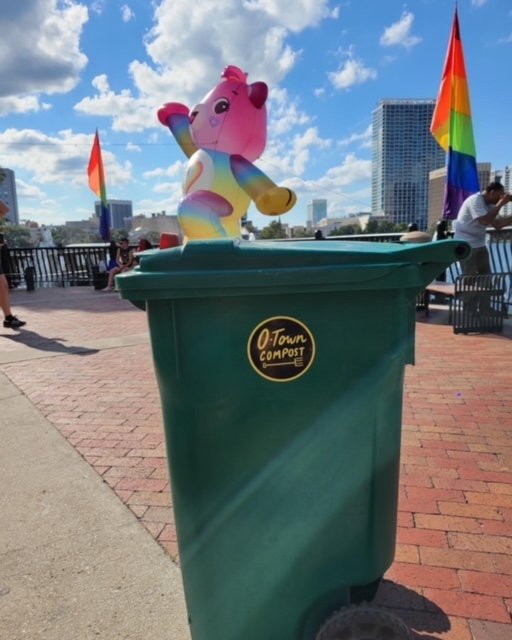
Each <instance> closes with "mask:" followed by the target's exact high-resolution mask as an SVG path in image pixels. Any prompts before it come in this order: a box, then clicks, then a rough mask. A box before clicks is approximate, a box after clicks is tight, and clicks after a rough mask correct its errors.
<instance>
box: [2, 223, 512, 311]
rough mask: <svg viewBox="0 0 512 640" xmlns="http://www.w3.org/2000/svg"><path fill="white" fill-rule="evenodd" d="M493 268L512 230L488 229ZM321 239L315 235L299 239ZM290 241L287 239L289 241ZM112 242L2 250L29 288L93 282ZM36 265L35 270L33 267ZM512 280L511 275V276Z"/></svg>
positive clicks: (505, 255) (511, 263) (455, 267)
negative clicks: (29, 281)
mask: <svg viewBox="0 0 512 640" xmlns="http://www.w3.org/2000/svg"><path fill="white" fill-rule="evenodd" d="M402 235H403V234H401V233H380V234H368V235H367V234H361V235H350V236H328V237H327V238H325V240H328V241H329V240H346V241H350V242H398V241H399V240H400V237H401V236H402ZM487 238H488V246H489V252H490V256H491V264H492V270H493V272H495V273H505V274H509V275H510V274H511V273H512V229H511V228H508V229H501V230H499V231H497V230H494V229H492V230H491V229H489V230H488V231H487ZM296 240H305V241H311V242H318V241H317V240H314V238H296ZM285 242H286V240H285ZM108 250H109V245H108V244H94V245H93V244H91V245H84V246H80V247H76V246H74V247H50V248H46V247H45V248H42V247H38V248H24V249H18V248H14V249H9V250H6V248H5V247H4V249H3V250H2V268H3V271H4V273H5V274H6V276H7V278H8V279H9V281H10V283H11V286H13V287H25V286H26V285H27V269H28V273H29V274H30V273H32V276H33V283H34V285H35V286H69V285H71V286H80V285H92V284H93V280H94V275H95V270H97V267H98V265H99V264H100V263H101V262H103V263H104V264H108V261H109V251H108ZM30 268H32V269H33V271H32V270H31V269H30ZM459 274H460V265H459V264H458V263H454V264H452V265H451V266H450V267H449V269H448V271H447V279H448V281H449V282H455V279H456V277H457V276H458V275H459ZM509 279H510V278H509ZM511 298H512V289H511V287H510V286H508V287H507V303H508V304H511V302H510V301H511Z"/></svg>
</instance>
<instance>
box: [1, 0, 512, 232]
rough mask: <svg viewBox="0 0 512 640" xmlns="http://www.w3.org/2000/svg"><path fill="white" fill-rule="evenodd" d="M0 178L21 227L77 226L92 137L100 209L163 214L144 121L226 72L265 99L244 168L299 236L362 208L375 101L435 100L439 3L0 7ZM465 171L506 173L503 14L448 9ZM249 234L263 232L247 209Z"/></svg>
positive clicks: (228, 1)
mask: <svg viewBox="0 0 512 640" xmlns="http://www.w3.org/2000/svg"><path fill="white" fill-rule="evenodd" d="M1 5H2V7H1V13H2V40H1V42H0V52H1V55H0V165H2V166H5V167H9V168H10V169H13V170H14V171H15V172H16V178H17V189H18V203H19V209H20V218H21V219H29V220H36V221H37V222H39V223H40V224H62V223H63V222H64V221H65V220H81V219H85V218H88V217H90V215H91V213H92V211H93V209H94V200H95V196H94V194H93V193H92V192H91V191H90V190H89V188H88V186H87V174H86V170H87V164H88V160H89V154H90V150H91V146H92V141H93V136H94V132H95V129H96V128H98V130H99V132H100V138H101V143H102V147H103V157H104V162H105V166H106V172H107V193H108V197H109V198H119V199H128V200H132V201H133V204H134V213H136V214H137V213H146V214H148V213H151V212H157V211H163V210H165V211H166V212H167V213H174V212H175V211H176V206H177V203H178V202H179V199H180V197H181V182H182V179H183V177H184V173H185V157H184V156H183V154H182V152H181V150H180V149H179V148H178V147H177V145H176V143H175V141H174V139H173V137H172V136H171V134H170V132H169V131H168V130H167V129H165V128H164V127H163V126H162V125H160V124H159V122H158V120H157V117H156V111H157V109H158V107H159V106H160V105H161V104H163V103H165V102H171V101H172V102H184V103H185V104H187V105H189V106H192V105H193V104H195V103H196V102H197V101H198V100H200V99H201V98H202V97H203V96H204V95H205V94H206V93H207V92H208V91H209V90H210V89H211V88H212V87H213V86H214V85H215V84H217V82H218V81H219V77H220V74H221V72H222V70H223V68H224V67H225V66H226V65H228V64H233V65H236V66H239V67H241V68H243V69H244V71H246V72H247V73H248V74H249V78H248V80H249V82H251V81H252V82H254V81H257V80H263V81H265V82H267V84H268V85H269V87H270V99H269V101H268V103H267V106H268V111H269V130H268V131H269V137H268V143H267V147H266V149H265V152H264V154H263V155H262V157H261V158H260V159H259V160H258V161H257V162H256V164H257V165H258V166H259V167H260V168H262V169H263V170H264V171H265V172H266V173H267V174H268V175H269V176H270V177H271V178H272V179H273V180H274V181H275V182H276V183H278V184H281V185H285V186H289V187H291V188H293V189H294V190H295V191H296V193H297V195H298V203H297V205H296V206H295V208H294V209H293V210H292V211H291V212H290V213H288V214H286V215H285V216H283V217H282V221H283V222H288V223H289V224H303V223H305V220H306V212H307V204H308V202H310V201H311V199H313V198H327V200H328V206H329V215H330V216H343V215H346V214H349V213H354V212H357V211H369V210H370V207H371V191H370V189H371V145H370V141H371V117H372V111H373V109H374V108H375V107H376V105H377V103H378V101H379V100H380V99H383V98H435V97H436V96H437V92H438V89H439V83H440V79H441V73H442V69H443V64H444V59H445V56H446V50H447V46H448V39H449V35H450V30H451V25H452V21H453V13H454V6H455V4H454V2H453V1H452V0H411V1H409V2H407V3H404V2H402V1H398V0H385V1H384V0H382V1H376V0H347V1H341V2H337V1H335V0H195V1H192V0H153V1H151V0H93V1H86V0H82V1H78V0H22V1H17V2H15V1H11V0H1ZM458 7H459V19H460V26H461V33H462V41H463V45H464V50H465V55H466V66H467V72H468V77H469V87H470V96H471V104H472V111H473V126H474V132H475V140H476V147H477V159H478V160H479V161H482V162H484V161H486V162H491V163H492V164H493V168H503V167H504V166H505V165H509V166H510V165H512V75H511V72H510V69H511V60H512V0H459V3H458ZM250 218H251V219H252V220H253V221H254V222H255V223H256V224H257V225H258V226H260V227H262V226H265V225H266V224H268V222H270V220H271V219H270V218H266V217H264V216H261V215H260V214H258V213H257V212H256V210H255V209H251V210H250Z"/></svg>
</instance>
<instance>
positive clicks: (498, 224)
mask: <svg viewBox="0 0 512 640" xmlns="http://www.w3.org/2000/svg"><path fill="white" fill-rule="evenodd" d="M507 202H512V193H506V194H505V195H504V196H503V198H501V200H500V201H499V202H498V204H497V205H496V207H498V206H499V207H500V209H501V207H503V206H505V205H506V204H507ZM500 203H501V206H500ZM498 211H499V209H498ZM491 224H492V226H493V227H494V228H495V229H503V227H508V226H509V225H512V216H505V217H501V218H500V217H496V218H495V219H494V222H492V223H491Z"/></svg>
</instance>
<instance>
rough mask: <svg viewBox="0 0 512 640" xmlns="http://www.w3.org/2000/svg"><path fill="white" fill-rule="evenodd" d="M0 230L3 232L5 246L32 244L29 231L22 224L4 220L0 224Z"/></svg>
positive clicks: (27, 245) (23, 246)
mask: <svg viewBox="0 0 512 640" xmlns="http://www.w3.org/2000/svg"><path fill="white" fill-rule="evenodd" d="M0 232H2V233H3V234H4V236H5V242H6V243H7V246H9V247H11V248H14V247H21V248H26V247H31V246H32V242H31V237H30V231H29V229H27V227H24V226H23V225H20V224H10V223H9V222H4V223H3V224H0Z"/></svg>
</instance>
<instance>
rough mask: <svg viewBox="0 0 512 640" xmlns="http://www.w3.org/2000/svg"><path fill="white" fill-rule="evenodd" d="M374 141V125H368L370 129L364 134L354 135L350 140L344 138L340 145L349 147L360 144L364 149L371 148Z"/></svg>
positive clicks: (339, 142)
mask: <svg viewBox="0 0 512 640" xmlns="http://www.w3.org/2000/svg"><path fill="white" fill-rule="evenodd" d="M371 139H372V125H371V124H370V125H368V127H367V128H366V129H365V130H364V131H363V132H362V133H353V134H352V135H351V136H349V137H348V138H343V139H342V140H339V141H338V145H339V146H340V147H347V146H349V145H351V144H354V143H357V142H360V143H361V146H362V147H368V146H371Z"/></svg>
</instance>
